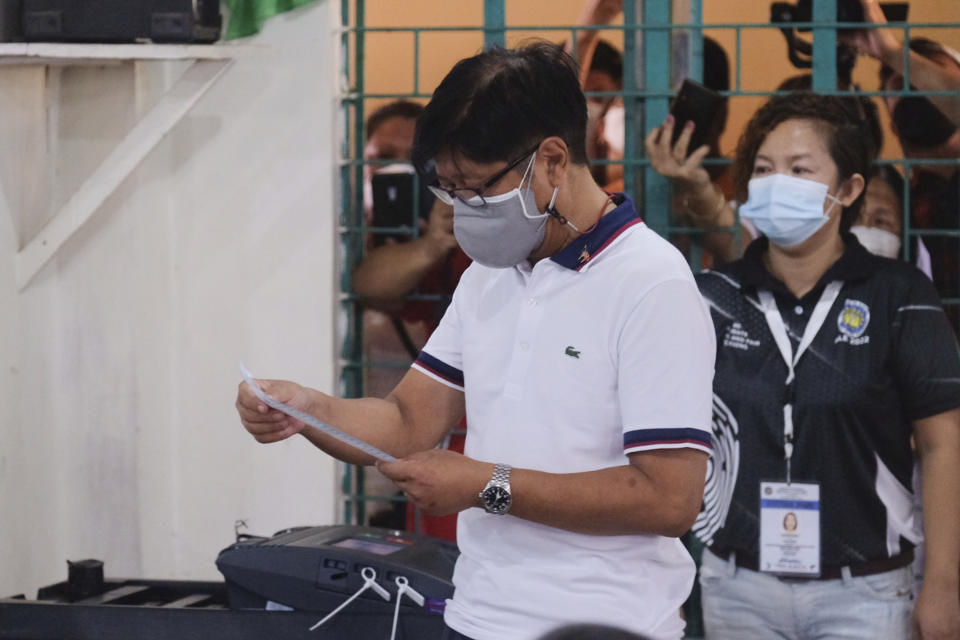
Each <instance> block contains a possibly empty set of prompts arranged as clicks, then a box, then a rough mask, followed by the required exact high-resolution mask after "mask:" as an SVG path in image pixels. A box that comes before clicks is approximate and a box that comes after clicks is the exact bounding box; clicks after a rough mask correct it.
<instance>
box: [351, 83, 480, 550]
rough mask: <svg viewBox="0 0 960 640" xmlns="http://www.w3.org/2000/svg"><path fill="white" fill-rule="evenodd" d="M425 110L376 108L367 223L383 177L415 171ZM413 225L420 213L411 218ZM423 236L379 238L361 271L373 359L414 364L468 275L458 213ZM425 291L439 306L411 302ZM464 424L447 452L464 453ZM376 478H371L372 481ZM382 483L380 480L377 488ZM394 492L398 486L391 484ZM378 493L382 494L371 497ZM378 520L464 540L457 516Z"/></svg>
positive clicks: (438, 205) (369, 388)
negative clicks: (377, 177) (376, 180)
mask: <svg viewBox="0 0 960 640" xmlns="http://www.w3.org/2000/svg"><path fill="white" fill-rule="evenodd" d="M422 112H423V105H420V104H417V103H415V102H409V101H406V100H397V101H395V102H390V103H388V104H385V105H383V106H381V107H379V108H378V109H376V110H374V111H373V112H372V113H371V114H370V116H369V117H368V118H367V123H366V136H367V137H366V145H364V149H363V159H364V162H365V163H366V164H365V165H364V217H365V221H366V224H367V226H371V225H373V223H374V220H373V189H372V186H371V185H372V182H373V176H374V174H376V173H377V172H378V171H395V170H397V169H398V168H399V169H404V168H409V170H410V171H411V172H412V171H413V166H412V165H410V152H411V149H412V147H413V134H414V129H415V127H416V122H417V118H418V117H420V114H421V113H422ZM410 218H411V224H412V223H413V218H414V212H413V211H411V212H410ZM419 223H420V234H419V236H417V237H416V238H409V237H402V238H397V237H390V236H376V235H373V236H372V237H371V238H370V242H369V243H368V246H367V251H366V254H365V255H364V257H363V259H362V260H361V261H360V262H359V263H358V264H357V266H356V267H355V268H354V270H353V274H352V283H353V291H354V293H355V294H356V295H357V296H358V297H359V299H360V302H361V304H363V306H364V308H365V311H364V330H363V335H364V351H365V354H366V357H367V359H368V360H369V361H373V362H377V361H384V360H385V361H391V360H403V359H405V358H406V359H408V360H414V359H416V357H417V355H418V353H419V350H420V348H421V347H422V346H423V344H424V343H425V342H426V339H427V337H429V335H430V333H431V332H432V331H433V330H434V329H435V328H436V326H437V324H438V323H439V322H440V317H441V316H442V315H443V312H444V311H445V310H446V305H447V304H448V303H449V299H450V295H452V293H453V290H454V288H455V287H456V286H457V282H458V281H459V280H460V276H461V274H462V273H463V272H464V270H465V269H466V268H467V266H469V264H470V259H469V258H468V257H467V256H466V254H465V253H463V251H461V250H460V248H459V247H458V246H457V241H456V238H454V235H453V209H452V208H451V207H450V205H448V204H446V203H444V202H441V201H439V200H438V201H435V202H434V204H433V206H432V208H431V209H430V215H429V217H428V218H427V220H426V221H423V220H421V221H419ZM415 291H419V292H420V293H422V294H425V295H433V296H437V297H438V298H439V300H409V299H408V298H407V297H408V296H409V295H410V294H412V293H414V292H415ZM396 371H397V370H396V369H382V368H378V367H375V366H374V367H371V368H370V369H369V370H368V374H367V376H366V379H365V381H364V382H365V390H366V393H367V394H368V395H372V396H378V397H379V396H383V395H386V394H387V393H388V392H389V391H390V389H392V388H393V387H394V386H395V385H396V383H397V382H398V381H399V379H400V376H399V375H395V372H396ZM465 428H466V425H464V424H461V425H459V426H458V428H457V429H456V430H455V431H454V432H453V433H452V434H451V436H450V438H449V442H448V443H446V445H445V446H449V447H450V448H451V449H453V450H455V451H458V452H463V440H464V437H463V430H464V429H465ZM370 479H371V478H368V480H370ZM375 483H376V482H375V481H373V484H375ZM386 484H387V486H388V487H391V488H392V487H393V485H392V483H389V482H387V483H386ZM368 492H369V493H376V492H377V491H376V489H375V488H374V490H373V491H368ZM395 504H396V507H397V508H394V507H389V508H387V509H383V510H380V511H378V512H375V513H373V514H371V516H370V524H371V525H373V526H384V527H389V528H395V529H403V528H406V529H408V530H411V531H418V532H420V533H425V534H427V535H432V536H436V537H438V538H443V539H446V540H456V530H457V517H456V514H452V515H446V516H430V515H424V514H421V513H418V512H416V510H415V509H414V508H413V506H412V505H407V506H404V505H403V504H401V503H395Z"/></svg>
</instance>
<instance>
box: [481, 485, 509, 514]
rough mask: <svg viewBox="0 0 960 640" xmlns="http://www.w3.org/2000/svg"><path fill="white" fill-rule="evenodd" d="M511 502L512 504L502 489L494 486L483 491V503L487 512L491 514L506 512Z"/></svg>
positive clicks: (507, 493)
mask: <svg viewBox="0 0 960 640" xmlns="http://www.w3.org/2000/svg"><path fill="white" fill-rule="evenodd" d="M511 502H513V497H512V496H511V495H510V492H509V491H507V490H506V489H505V488H504V487H498V486H496V485H494V486H492V487H487V488H486V489H485V490H484V491H483V503H484V505H486V507H487V511H489V512H491V513H504V512H506V510H507V509H509V508H510V503H511Z"/></svg>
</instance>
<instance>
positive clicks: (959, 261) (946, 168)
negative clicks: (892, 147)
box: [845, 0, 960, 331]
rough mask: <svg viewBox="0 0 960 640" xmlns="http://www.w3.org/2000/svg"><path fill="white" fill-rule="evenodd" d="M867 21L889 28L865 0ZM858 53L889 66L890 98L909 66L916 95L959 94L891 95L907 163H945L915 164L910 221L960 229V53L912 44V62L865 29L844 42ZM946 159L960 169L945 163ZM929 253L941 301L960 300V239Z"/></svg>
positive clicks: (939, 242) (885, 31)
mask: <svg viewBox="0 0 960 640" xmlns="http://www.w3.org/2000/svg"><path fill="white" fill-rule="evenodd" d="M861 3H862V4H863V7H864V16H865V20H866V21H868V22H872V23H875V24H879V25H883V24H886V19H885V18H884V15H883V11H882V10H881V9H880V6H879V4H878V3H877V2H876V0H861ZM845 38H848V39H849V41H850V42H851V43H852V44H853V45H854V46H855V47H856V48H857V50H858V51H859V52H860V53H861V54H863V55H867V56H869V57H872V58H875V59H877V60H879V61H880V62H881V63H882V66H881V68H880V86H881V89H883V90H884V91H900V90H903V89H904V71H905V69H904V61H905V58H906V60H908V64H909V65H910V88H911V89H915V90H922V91H955V92H957V95H949V94H947V95H937V96H930V97H925V96H910V97H902V98H901V97H898V96H888V97H885V98H884V99H883V101H884V103H885V104H886V106H887V109H888V110H889V112H890V115H891V119H892V125H891V126H892V128H893V132H894V134H895V135H896V136H897V138H898V140H899V141H900V146H901V147H902V149H903V155H904V157H906V158H913V159H918V158H931V159H934V160H937V161H940V163H939V164H934V163H929V164H923V163H921V164H914V165H913V166H912V168H911V169H909V170H908V173H907V176H908V178H909V182H910V209H911V210H910V216H911V226H912V227H913V228H914V229H935V230H958V229H960V164H958V162H960V130H958V125H960V53H958V52H956V51H954V50H953V49H951V48H949V47H947V46H944V45H942V44H939V43H937V42H933V41H932V40H927V39H926V38H913V39H911V41H910V43H909V49H910V51H909V56H905V55H904V44H903V43H902V42H900V41H899V40H898V39H897V36H896V34H895V33H894V32H893V29H891V28H875V29H862V30H858V31H854V32H853V33H852V35H849V36H845ZM945 160H948V161H949V160H953V161H954V162H947V163H943V161H945ZM923 240H924V243H925V244H926V246H927V248H928V249H929V252H930V257H931V261H932V272H933V280H934V284H935V285H936V288H937V291H938V292H939V293H940V295H941V297H944V298H955V297H958V296H960V238H956V237H947V236H942V235H935V234H931V235H926V236H923ZM947 312H948V314H949V315H950V317H951V321H952V325H953V328H954V331H957V330H958V329H960V311H958V309H957V308H956V307H954V306H950V307H948V309H947Z"/></svg>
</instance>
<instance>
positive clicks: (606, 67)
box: [590, 39, 623, 86]
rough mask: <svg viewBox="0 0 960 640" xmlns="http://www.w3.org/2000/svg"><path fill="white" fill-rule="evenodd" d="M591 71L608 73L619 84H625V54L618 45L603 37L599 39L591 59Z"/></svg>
mask: <svg viewBox="0 0 960 640" xmlns="http://www.w3.org/2000/svg"><path fill="white" fill-rule="evenodd" d="M590 71H600V72H601V73H606V74H607V75H609V76H610V77H611V78H613V79H614V81H615V82H616V83H617V85H618V86H623V55H622V54H621V53H620V52H619V51H617V49H616V47H614V46H613V45H612V44H610V43H609V42H607V41H606V40H603V39H597V44H596V47H595V48H594V50H593V58H591V59H590Z"/></svg>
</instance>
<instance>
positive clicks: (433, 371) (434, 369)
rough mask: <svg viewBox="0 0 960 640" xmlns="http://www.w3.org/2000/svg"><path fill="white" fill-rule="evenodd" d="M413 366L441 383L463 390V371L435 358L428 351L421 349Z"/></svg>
mask: <svg viewBox="0 0 960 640" xmlns="http://www.w3.org/2000/svg"><path fill="white" fill-rule="evenodd" d="M412 366H413V368H414V369H416V370H417V371H419V372H420V373H422V374H424V375H427V376H429V377H431V378H433V379H434V380H436V381H437V382H439V383H441V384H445V385H447V386H448V387H451V388H453V389H456V390H457V391H463V371H461V370H460V369H457V368H456V367H452V366H450V365H449V364H447V363H446V362H444V361H442V360H440V359H439V358H434V357H433V356H431V355H430V354H429V353H427V352H426V351H421V352H420V355H419V356H417V359H416V361H415V362H414V363H413V365H412Z"/></svg>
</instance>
